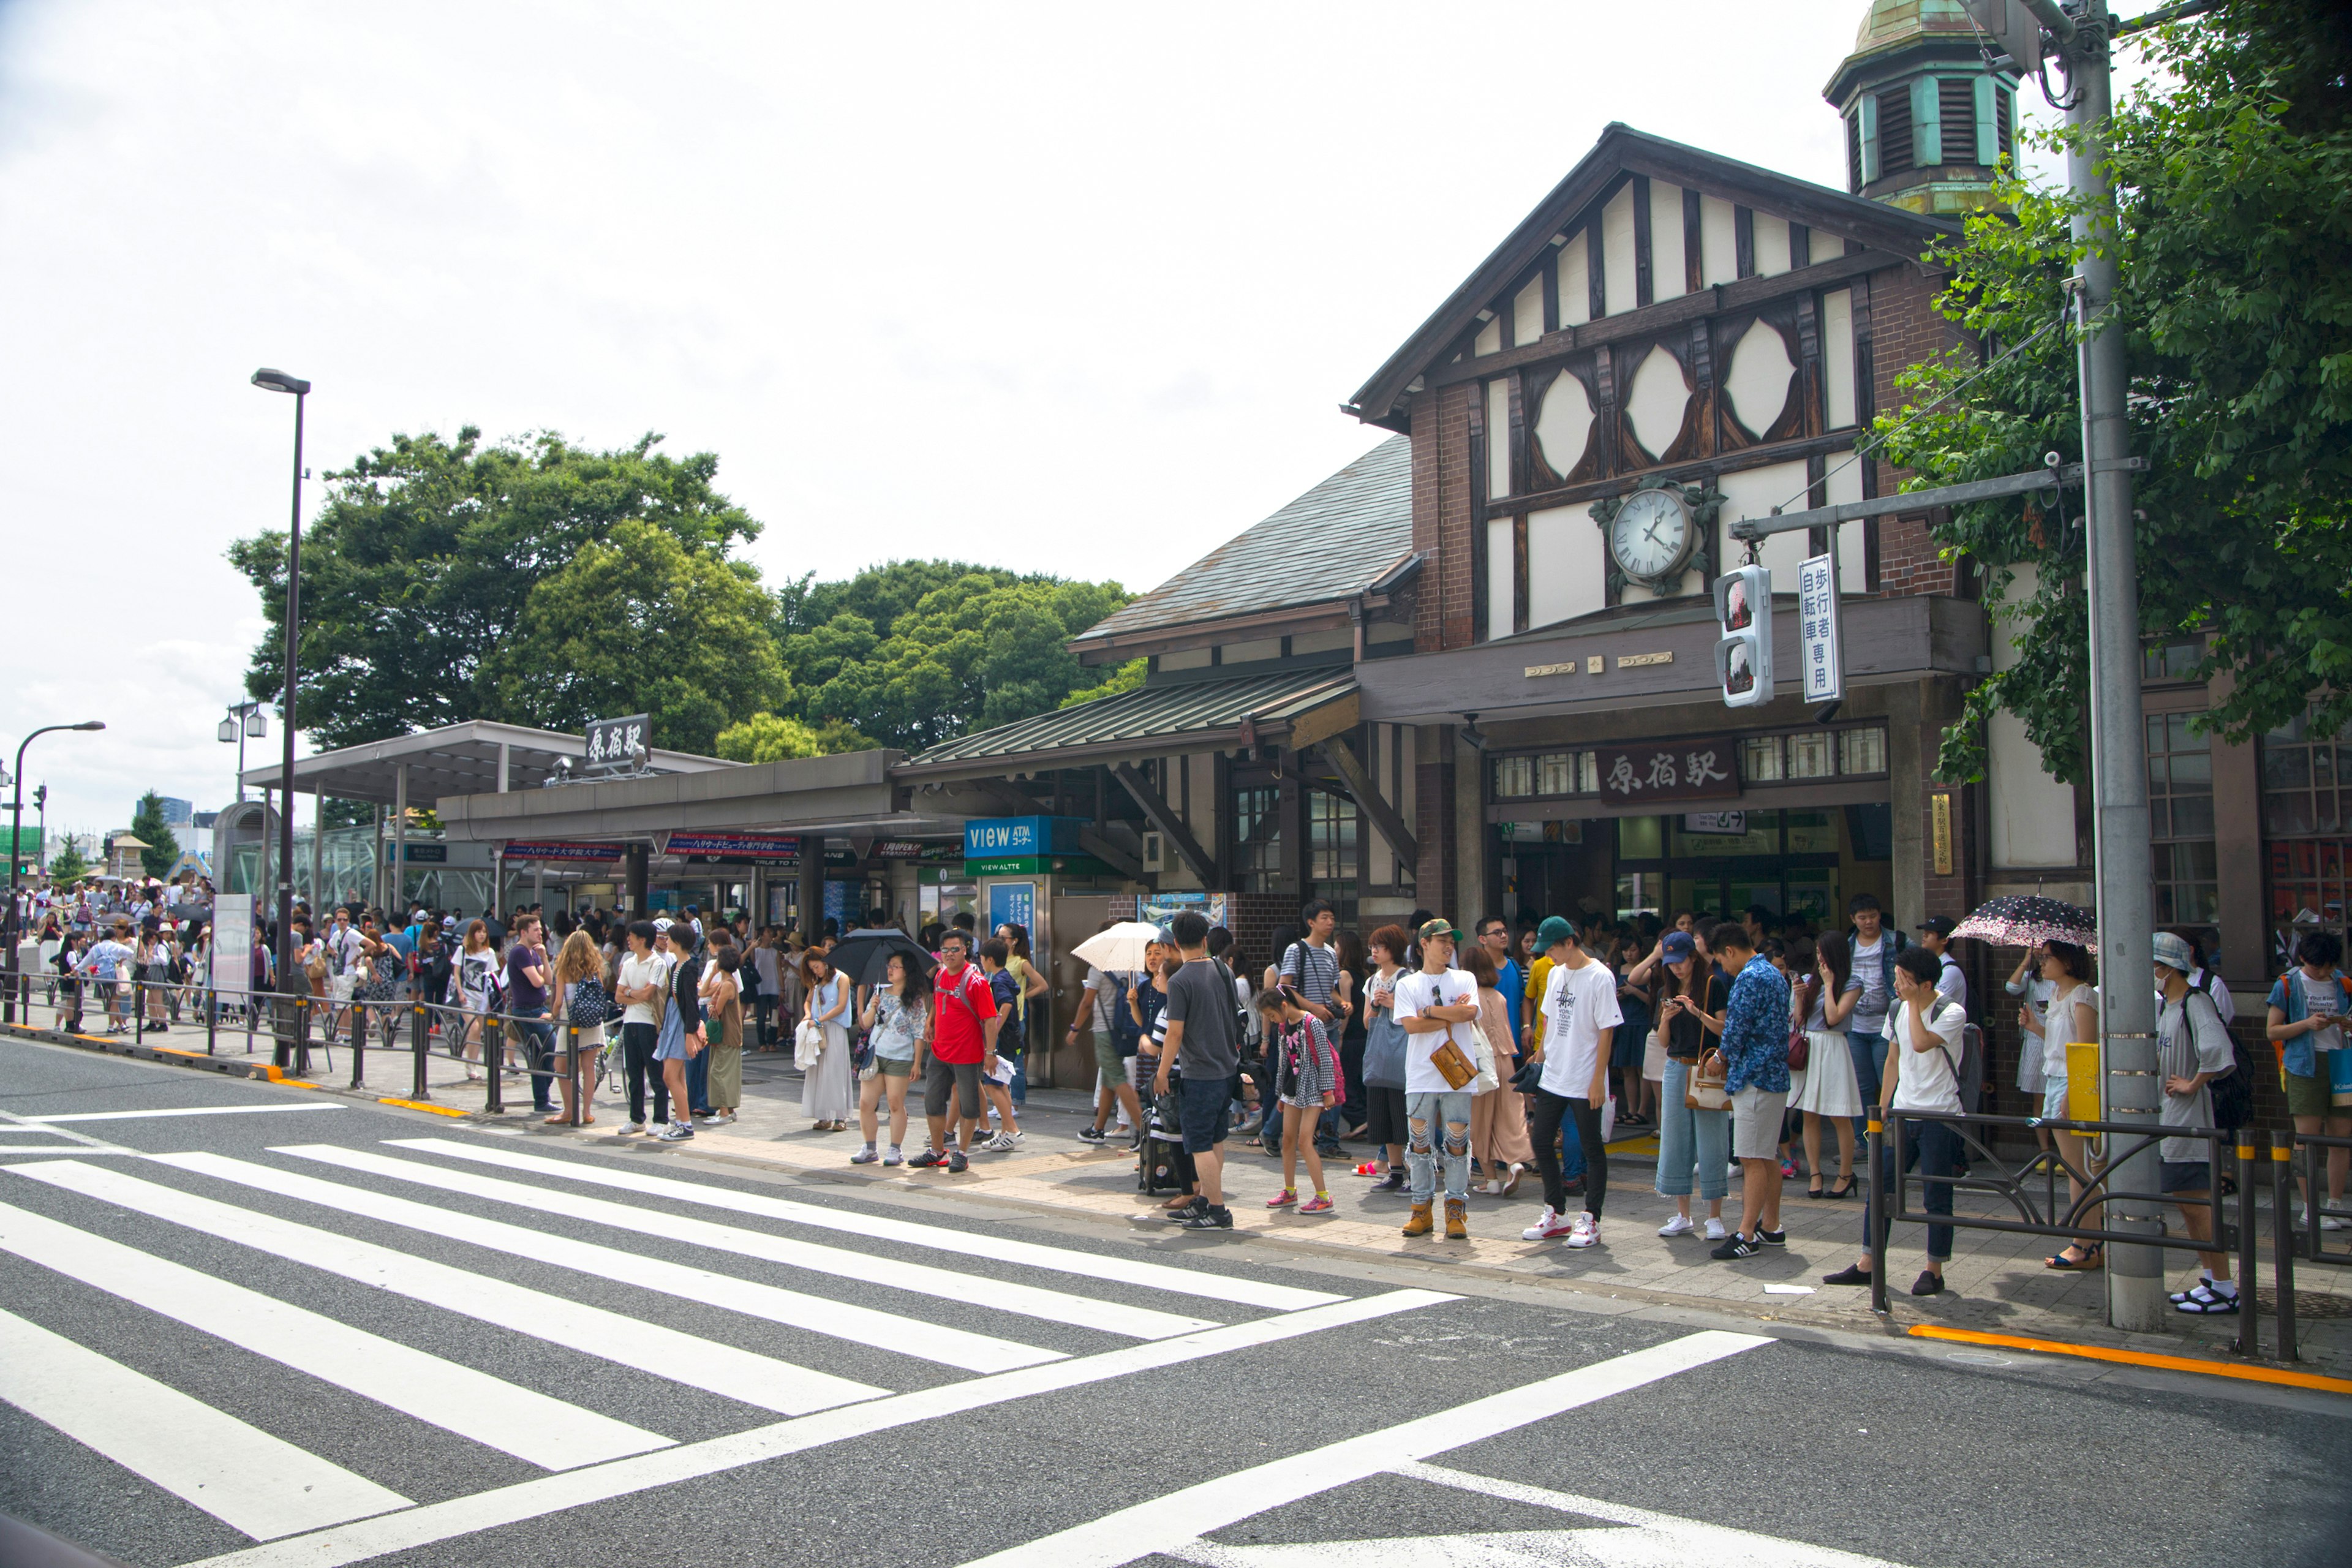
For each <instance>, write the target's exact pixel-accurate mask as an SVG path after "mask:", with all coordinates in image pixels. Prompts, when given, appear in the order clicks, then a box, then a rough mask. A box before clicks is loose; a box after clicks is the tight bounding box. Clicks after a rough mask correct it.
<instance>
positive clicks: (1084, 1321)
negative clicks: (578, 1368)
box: [270, 1143, 1216, 1340]
mask: <svg viewBox="0 0 2352 1568" xmlns="http://www.w3.org/2000/svg"><path fill="white" fill-rule="evenodd" d="M270 1152H271V1153H273V1154H291V1155H294V1156H297V1157H298V1158H300V1159H304V1160H316V1161H319V1162H320V1163H323V1164H329V1165H337V1166H340V1167H341V1168H342V1169H344V1170H347V1171H361V1172H364V1173H368V1174H370V1175H376V1176H389V1177H392V1178H393V1179H394V1180H396V1181H403V1182H415V1183H416V1184H419V1185H421V1186H428V1187H433V1188H436V1189H437V1190H439V1191H441V1192H445V1193H456V1194H459V1195H461V1196H466V1197H475V1198H487V1199H490V1200H492V1201H494V1202H498V1203H502V1204H512V1205H516V1206H517V1207H520V1208H527V1209H532V1210H536V1211H537V1212H539V1213H541V1214H551V1215H564V1216H568V1217H570V1218H572V1219H584V1220H593V1221H594V1222H596V1223H597V1224H598V1225H608V1226H614V1228H616V1229H620V1230H632V1231H635V1232H637V1233H638V1234H639V1235H642V1236H651V1237H662V1238H664V1239H667V1240H670V1241H676V1242H683V1243H686V1244H688V1245H691V1246H695V1247H710V1248H712V1249H713V1250H715V1251H719V1252H735V1253H740V1254H742V1255H743V1256H744V1257H746V1258H764V1259H766V1260H767V1261H769V1262H771V1263H782V1264H787V1265H789V1266H791V1267H792V1268H805V1269H809V1270H812V1271H814V1272H815V1273H819V1274H830V1275H834V1276H835V1277H837V1278H839V1279H863V1280H865V1281H866V1282H867V1283H868V1284H873V1285H887V1286H890V1287H892V1288H893V1289H899V1290H912V1291H915V1292H917V1293H919V1294H920V1295H925V1296H937V1297H940V1298H941V1299H943V1300H950V1301H970V1302H971V1303H973V1304H974V1305H976V1306H982V1307H993V1308H996V1309H997V1310H1000V1311H1005V1312H1017V1313H1019V1314H1021V1315H1023V1316H1024V1317H1031V1318H1042V1319H1044V1320H1045V1321H1047V1322H1054V1323H1070V1324H1074V1325H1076V1327H1079V1328H1084V1329H1099V1330H1101V1331H1103V1332H1105V1333H1112V1334H1125V1335H1127V1336H1129V1338H1131V1339H1139V1340H1164V1339H1166V1338H1168V1337H1169V1336H1170V1335H1171V1334H1190V1333H1196V1332H1198V1331H1200V1330H1202V1329H1213V1328H1215V1327H1216V1324H1215V1323H1213V1322H1212V1321H1209V1320H1208V1319H1206V1318H1187V1317H1181V1316H1179V1315H1178V1314H1176V1313H1174V1312H1161V1311H1155V1310H1152V1309H1150V1308H1148V1307H1130V1306H1128V1305H1126V1304H1125V1303H1123V1302H1118V1301H1106V1300H1101V1299H1100V1298H1097V1297H1090V1296H1073V1295H1071V1294H1069V1293H1068V1292H1066V1291H1062V1290H1043V1289H1038V1288H1037V1287H1036V1286H1034V1285H1017V1284H1013V1283H1012V1282H1010V1281H1007V1280H1003V1279H988V1278H986V1277H984V1276H980V1275H972V1274H957V1273H954V1272H952V1271H950V1270H949V1269H945V1268H933V1267H931V1266H930V1265H929V1264H925V1263H907V1262H903V1261H901V1260H899V1259H898V1258H883V1257H878V1256H877V1255H876V1254H873V1253H870V1252H851V1251H847V1250H845V1248H842V1247H819V1246H817V1245H816V1244H815V1243H814V1242H807V1241H796V1240H793V1238H792V1237H782V1236H770V1235H769V1234H767V1233H766V1232H764V1231H757V1230H745V1229H743V1228H741V1227H740V1226H730V1225H713V1224H712V1223H711V1222H710V1221H709V1220H706V1219H696V1218H694V1217H693V1216H692V1215H675V1214H663V1213H661V1212H660V1211H658V1210H656V1209H643V1208H632V1207H631V1206H629V1205H626V1204H616V1203H611V1202H608V1201H606V1200H605V1199H603V1198H590V1197H583V1196H581V1195H580V1194H577V1193H560V1192H551V1191H550V1190H548V1189H547V1188H545V1187H532V1186H526V1185H524V1184H522V1183H520V1182H503V1181H500V1180H499V1179H498V1178H497V1177H495V1176H481V1175H477V1174H475V1173H473V1172H470V1171H466V1172H451V1171H444V1170H441V1169H439V1168H438V1167H436V1166H432V1165H423V1164H419V1163H416V1162H415V1161H414V1160H388V1159H386V1158H384V1156H383V1155H381V1154H373V1153H370V1152H367V1151H366V1150H363V1149H346V1148H343V1147H341V1146H340V1145H338V1144H333V1143H301V1144H289V1145H286V1146H283V1147H279V1148H275V1149H272V1150H271V1151H270Z"/></svg>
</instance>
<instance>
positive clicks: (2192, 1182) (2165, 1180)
mask: <svg viewBox="0 0 2352 1568" xmlns="http://www.w3.org/2000/svg"><path fill="white" fill-rule="evenodd" d="M2212 1184H2213V1168H2212V1167H2211V1166H2210V1165H2208V1164H2207V1163H2205V1162H2204V1161H2202V1160H2158V1162H2157V1185H2156V1190H2157V1191H2158V1192H2160V1193H2201V1192H2203V1191H2205V1190H2206V1189H2207V1188H2208V1187H2210V1186H2211V1185H2212Z"/></svg>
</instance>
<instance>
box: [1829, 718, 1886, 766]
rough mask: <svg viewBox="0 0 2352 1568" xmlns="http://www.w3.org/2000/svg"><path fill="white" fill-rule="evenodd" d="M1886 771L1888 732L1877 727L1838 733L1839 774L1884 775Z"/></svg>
mask: <svg viewBox="0 0 2352 1568" xmlns="http://www.w3.org/2000/svg"><path fill="white" fill-rule="evenodd" d="M1885 771H1886V731H1884V730H1881V729H1878V728H1876V727H1873V728H1871V729H1867V730H1841V731H1838V772H1840V773H1885Z"/></svg>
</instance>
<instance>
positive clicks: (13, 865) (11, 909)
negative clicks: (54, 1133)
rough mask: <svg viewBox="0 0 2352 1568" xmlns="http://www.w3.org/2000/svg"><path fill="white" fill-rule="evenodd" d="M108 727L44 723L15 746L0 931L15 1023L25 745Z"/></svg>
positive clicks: (8, 1006)
mask: <svg viewBox="0 0 2352 1568" xmlns="http://www.w3.org/2000/svg"><path fill="white" fill-rule="evenodd" d="M105 728H106V726H105V725H104V724H103V723H101V722H100V721H98V720H96V719H91V720H88V721H85V722H82V723H79V724H44V725H42V726H41V727H40V728H39V729H37V730H36V731H33V732H32V733H31V734H29V735H27V736H26V737H25V739H24V741H23V742H21V743H20V744H18V746H17V747H16V780H15V783H16V790H15V794H14V795H13V797H12V799H11V800H10V803H9V807H8V913H7V917H6V918H5V920H0V931H5V933H6V934H5V942H6V943H7V947H8V958H7V975H8V995H7V999H6V1000H5V1003H0V1017H5V1018H6V1019H7V1021H8V1022H10V1023H12V1024H13V1023H15V1022H16V990H17V984H18V976H19V975H20V974H21V973H22V970H21V969H20V968H19V966H18V964H17V962H16V948H17V945H18V944H17V931H16V875H17V868H18V867H19V866H20V865H22V864H23V862H22V861H21V860H20V859H19V858H18V857H17V852H16V846H17V843H18V841H19V840H21V839H22V838H23V837H25V748H26V746H29V745H31V744H32V743H33V742H35V741H37V740H38V739H39V738H40V737H41V736H43V735H47V734H48V733H50V732H51V731H57V730H103V729H105ZM40 799H41V804H42V805H43V807H44V808H46V807H47V805H48V799H49V786H48V785H47V784H43V785H42V786H41V794H40ZM47 815H48V814H47V810H46V809H44V811H43V812H42V817H43V822H44V826H46V825H47Z"/></svg>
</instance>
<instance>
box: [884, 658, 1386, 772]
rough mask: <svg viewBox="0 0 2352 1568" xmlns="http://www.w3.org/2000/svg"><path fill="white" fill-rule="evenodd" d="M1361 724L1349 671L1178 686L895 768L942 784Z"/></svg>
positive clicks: (1297, 739) (946, 745)
mask: <svg viewBox="0 0 2352 1568" xmlns="http://www.w3.org/2000/svg"><path fill="white" fill-rule="evenodd" d="M1356 721H1357V720H1356V671H1355V668H1353V667H1350V666H1345V665H1336V666H1326V667H1324V668H1318V669H1306V670H1297V669H1294V670H1285V671H1280V672H1276V673H1273V674H1266V675H1257V676H1249V677H1245V678H1244V679H1237V680H1171V681H1165V682H1162V683H1160V684H1156V685H1150V686H1145V687H1142V688H1140V689H1137V690H1134V691H1123V692H1120V693H1119V694H1118V696H1116V697H1104V698H1100V699H1097V700H1095V701H1092V702H1087V703H1082V704H1080V705H1079V706H1078V707H1076V708H1063V709H1058V710H1055V711H1054V712H1051V713H1041V714H1039V715H1037V716H1036V717H1035V718H1034V719H1023V720H1019V721H1015V722H1013V723H1011V724H1000V725H998V726H997V727H996V728H995V729H993V730H982V731H979V732H978V733H977V734H971V735H961V736H958V737H957V738H956V739H954V740H952V741H942V742H940V744H938V745H936V746H933V747H932V748H930V750H929V751H927V752H919V753H917V754H916V755H914V756H912V757H910V758H908V760H907V761H906V762H904V763H900V764H899V765H898V766H897V767H895V768H893V769H891V771H890V772H891V776H892V777H893V778H896V779H901V780H907V781H915V780H926V781H935V780H945V779H955V778H977V777H985V776H992V775H996V774H1002V773H1034V772H1037V771H1039V770H1040V769H1045V768H1064V767H1082V766H1088V765H1091V764H1094V763H1108V762H1117V761H1120V760H1123V759H1134V758H1140V757H1148V756H1158V755H1161V754H1164V753H1167V752H1207V751H1224V750H1228V749H1230V748H1232V747H1235V746H1249V745H1255V744H1256V743H1257V742H1259V741H1260V740H1277V741H1283V742H1287V743H1288V744H1291V745H1294V746H1298V745H1305V744H1307V743H1309V742H1311V741H1316V740H1320V739H1322V738H1323V737H1324V736H1326V735H1329V734H1334V733H1337V732H1338V731H1340V730H1344V729H1347V728H1349V727H1351V726H1352V725H1354V724H1355V723H1356ZM1302 735H1303V736H1304V737H1305V738H1304V739H1302V738H1301V737H1302Z"/></svg>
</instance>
